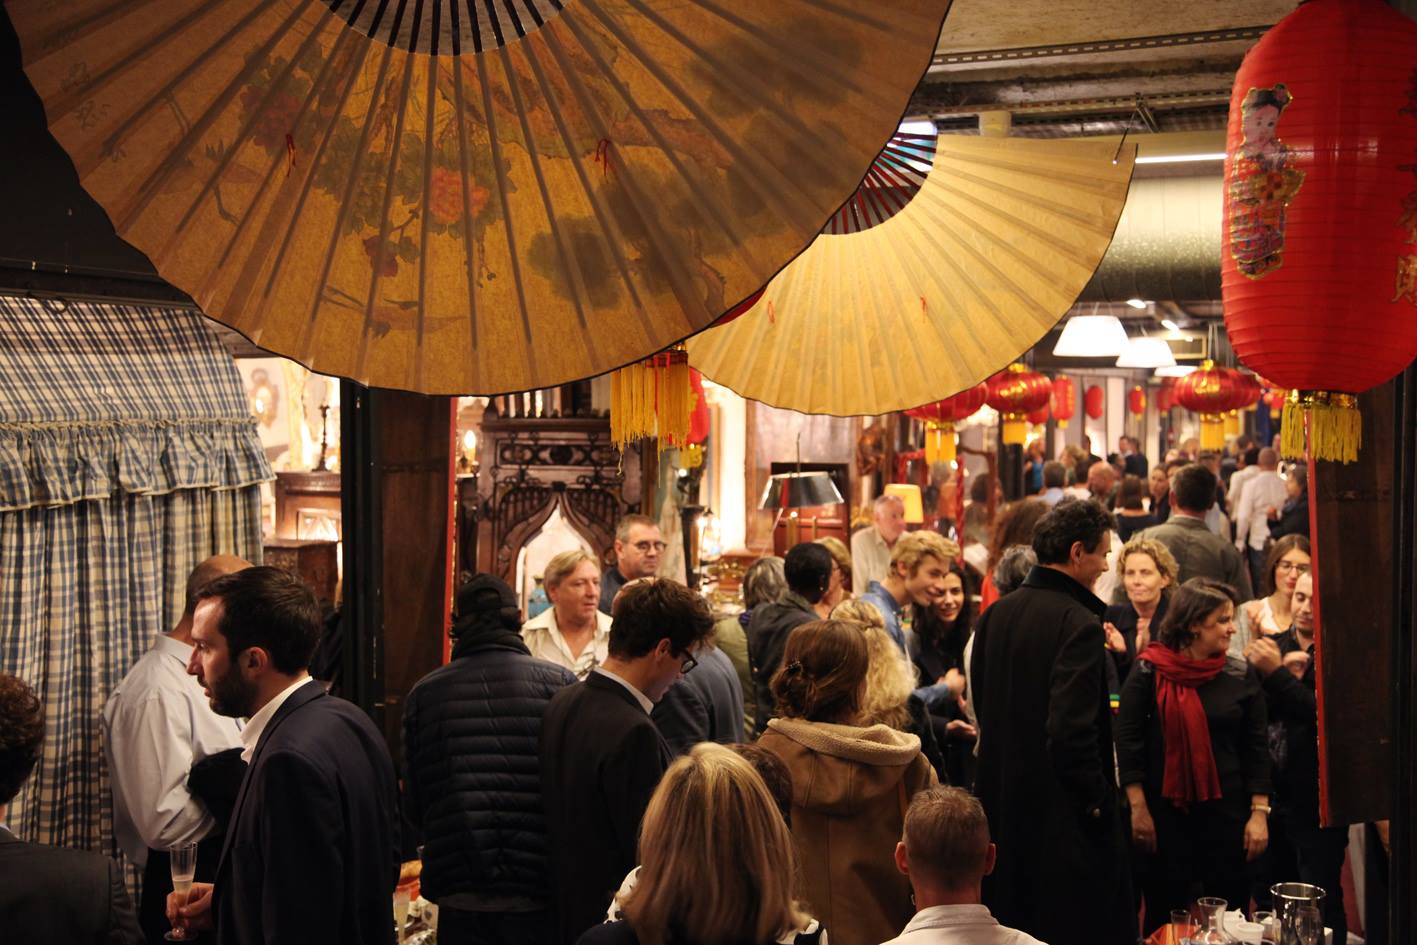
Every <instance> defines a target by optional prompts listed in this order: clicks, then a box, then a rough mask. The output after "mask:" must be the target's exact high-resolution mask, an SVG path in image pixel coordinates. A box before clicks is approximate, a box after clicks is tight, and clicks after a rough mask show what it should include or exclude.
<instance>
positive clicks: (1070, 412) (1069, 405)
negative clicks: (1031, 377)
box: [1053, 375, 1078, 430]
mask: <svg viewBox="0 0 1417 945" xmlns="http://www.w3.org/2000/svg"><path fill="white" fill-rule="evenodd" d="M1077 412H1078V395H1077V388H1076V387H1074V386H1073V379H1072V378H1071V377H1063V376H1062V375H1059V376H1058V377H1055V378H1053V416H1054V417H1055V418H1056V419H1057V421H1058V429H1060V430H1066V429H1067V428H1068V421H1069V420H1071V419H1072V418H1073V417H1074V416H1075V415H1076V414H1077Z"/></svg>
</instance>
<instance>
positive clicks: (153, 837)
mask: <svg viewBox="0 0 1417 945" xmlns="http://www.w3.org/2000/svg"><path fill="white" fill-rule="evenodd" d="M191 655H192V647H191V646H189V645H188V644H186V643H183V642H182V641H180V640H175V639H173V638H172V637H169V636H166V635H163V636H160V637H158V638H157V640H156V641H155V642H154V643H153V645H152V648H151V649H149V650H148V651H147V653H145V654H143V656H142V657H141V658H140V659H139V660H138V662H136V663H134V664H133V668H132V669H130V670H129V671H128V674H127V675H126V676H124V677H123V679H122V681H121V682H119V683H118V685H117V687H116V688H115V689H114V690H113V693H112V695H110V696H109V697H108V702H107V703H106V704H105V705H104V707H103V713H102V714H101V716H100V727H101V729H102V731H103V748H104V753H105V754H106V756H107V758H108V779H109V783H110V786H111V787H112V790H113V833H114V836H115V837H116V839H117V840H118V845H119V846H120V847H122V849H123V852H124V853H126V854H127V855H128V859H129V860H130V861H131V862H133V863H135V864H137V865H138V866H142V865H144V864H145V863H147V860H148V849H149V848H152V849H154V850H164V849H166V848H168V847H171V846H175V845H177V844H179V843H190V842H193V841H196V840H201V839H202V838H204V837H206V836H207V835H208V834H209V833H211V832H212V829H213V828H214V827H215V826H216V821H215V820H214V819H213V818H212V815H211V814H210V813H209V812H208V811H207V808H206V806H205V805H203V804H202V802H201V801H199V800H197V799H196V798H195V797H193V796H192V795H191V794H190V793H188V791H187V775H188V774H189V773H190V772H191V770H192V765H193V764H195V763H196V762H198V761H200V760H202V759H203V758H206V757H207V756H208V755H215V754H217V753H219V752H223V751H227V750H228V749H231V748H239V747H241V725H240V723H239V722H237V721H236V720H235V719H230V718H226V717H224V716H220V715H217V714H216V713H215V712H213V711H212V709H211V706H210V704H209V703H208V702H207V697H206V695H205V694H203V692H202V685H201V683H199V682H197V678H196V677H195V676H189V675H187V661H188V659H190V658H191Z"/></svg>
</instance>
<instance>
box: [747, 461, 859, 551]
mask: <svg viewBox="0 0 1417 945" xmlns="http://www.w3.org/2000/svg"><path fill="white" fill-rule="evenodd" d="M842 501H844V500H843V499H842V497H841V492H840V491H839V490H838V489H837V487H836V483H835V482H833V481H832V477H831V476H829V475H828V474H826V473H824V472H800V471H799V472H790V473H777V474H776V475H774V476H772V477H770V478H769V479H768V484H767V487H766V488H764V489H763V498H762V501H761V502H759V503H758V508H760V509H774V510H776V512H777V518H776V519H775V520H774V521H773V530H774V531H776V530H777V523H778V522H779V521H781V520H782V517H783V513H784V512H785V513H787V547H789V548H791V547H792V546H793V545H795V544H797V543H798V540H799V537H800V533H799V520H798V517H797V510H798V509H805V508H810V507H812V506H817V505H837V504H839V503H840V502H842Z"/></svg>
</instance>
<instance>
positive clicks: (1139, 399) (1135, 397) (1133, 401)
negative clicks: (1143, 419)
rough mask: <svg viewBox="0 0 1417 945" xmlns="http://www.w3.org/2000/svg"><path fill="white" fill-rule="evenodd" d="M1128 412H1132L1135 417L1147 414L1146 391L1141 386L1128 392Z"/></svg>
mask: <svg viewBox="0 0 1417 945" xmlns="http://www.w3.org/2000/svg"><path fill="white" fill-rule="evenodd" d="M1127 410H1129V411H1131V414H1132V416H1134V417H1140V416H1141V415H1142V414H1144V413H1146V391H1145V390H1144V389H1143V388H1142V387H1141V386H1140V385H1137V386H1134V387H1133V388H1132V389H1131V390H1129V391H1127Z"/></svg>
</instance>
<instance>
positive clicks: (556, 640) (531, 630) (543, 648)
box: [522, 607, 611, 679]
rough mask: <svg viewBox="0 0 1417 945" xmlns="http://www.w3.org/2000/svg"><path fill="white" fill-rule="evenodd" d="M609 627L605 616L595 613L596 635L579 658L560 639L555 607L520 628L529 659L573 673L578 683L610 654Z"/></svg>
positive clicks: (608, 621) (547, 609)
mask: <svg viewBox="0 0 1417 945" xmlns="http://www.w3.org/2000/svg"><path fill="white" fill-rule="evenodd" d="M610 623H611V620H610V617H609V616H608V615H606V614H603V613H601V612H600V611H598V610H597V611H596V612H595V634H594V635H593V636H592V637H591V638H590V642H589V643H587V644H586V646H585V649H583V650H581V654H580V656H572V655H571V648H570V647H569V646H567V645H566V638H565V637H564V636H562V635H561V625H560V623H559V622H558V621H557V620H556V608H555V607H548V608H546V609H545V610H543V611H542V612H541V613H539V614H537V615H536V616H535V617H533V618H531V619H530V620H528V621H527V622H526V623H525V624H523V625H522V639H523V640H525V641H526V648H527V649H528V650H530V651H531V655H532V656H534V657H536V658H537V659H539V660H547V661H549V662H552V663H555V664H556V665H557V666H564V667H566V668H567V669H569V670H570V671H571V672H573V673H575V674H576V678H577V679H585V678H586V675H587V674H588V673H589V672H590V671H591V670H592V669H594V668H595V667H597V666H599V665H600V664H601V663H604V662H605V657H606V656H607V655H608V654H609V652H610Z"/></svg>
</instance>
